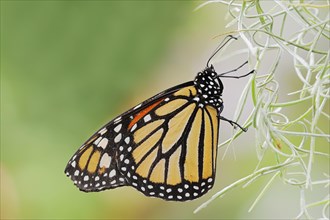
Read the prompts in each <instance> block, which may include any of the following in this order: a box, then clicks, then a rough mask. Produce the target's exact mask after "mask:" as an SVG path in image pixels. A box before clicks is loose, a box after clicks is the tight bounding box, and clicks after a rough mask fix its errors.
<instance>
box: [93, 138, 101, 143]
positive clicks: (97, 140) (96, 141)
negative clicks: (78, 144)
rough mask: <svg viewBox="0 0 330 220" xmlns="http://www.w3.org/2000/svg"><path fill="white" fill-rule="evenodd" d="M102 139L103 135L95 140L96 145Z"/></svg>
mask: <svg viewBox="0 0 330 220" xmlns="http://www.w3.org/2000/svg"><path fill="white" fill-rule="evenodd" d="M101 140H102V137H99V138H98V139H96V140H95V141H94V144H95V145H98V143H99V142H100V141H101Z"/></svg>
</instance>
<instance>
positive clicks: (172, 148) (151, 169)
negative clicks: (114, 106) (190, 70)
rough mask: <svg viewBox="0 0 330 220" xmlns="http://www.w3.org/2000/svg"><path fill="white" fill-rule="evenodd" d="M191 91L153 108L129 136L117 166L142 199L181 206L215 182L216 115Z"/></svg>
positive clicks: (167, 99)
mask: <svg viewBox="0 0 330 220" xmlns="http://www.w3.org/2000/svg"><path fill="white" fill-rule="evenodd" d="M195 95H196V89H195V88H194V87H193V86H189V87H184V88H182V89H180V90H178V91H176V92H175V93H173V94H171V95H168V96H167V97H166V98H164V99H161V100H159V101H158V102H156V103H155V104H156V105H155V106H152V108H151V109H149V110H150V111H148V113H147V114H146V115H144V118H143V119H142V118H141V119H140V120H138V121H136V122H135V120H134V119H135V118H136V117H137V116H136V117H134V118H133V120H132V122H134V123H132V122H131V123H130V126H129V127H128V128H129V129H130V130H129V133H130V134H131V137H130V138H132V140H133V142H132V145H131V147H132V148H129V150H130V151H129V152H124V154H123V160H124V163H121V164H120V167H121V169H123V172H124V174H125V175H126V176H127V179H128V182H129V183H130V185H132V186H133V187H135V188H136V189H138V190H139V191H141V192H142V193H144V194H145V195H147V196H155V197H161V198H163V199H165V200H178V201H185V200H191V199H194V198H197V197H200V196H201V195H203V194H205V193H206V192H207V191H208V190H209V189H210V188H211V187H212V186H213V182H214V176H215V161H216V152H217V151H216V146H217V141H218V139H217V138H218V118H217V111H216V109H215V108H213V107H207V108H200V107H199V106H198V104H197V103H196V102H195V101H194V100H193V97H194V96H195Z"/></svg>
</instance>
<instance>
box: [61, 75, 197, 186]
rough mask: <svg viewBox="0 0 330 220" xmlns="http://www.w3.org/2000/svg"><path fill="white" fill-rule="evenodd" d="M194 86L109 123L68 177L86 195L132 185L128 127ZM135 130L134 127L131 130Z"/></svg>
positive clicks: (72, 165)
mask: <svg viewBox="0 0 330 220" xmlns="http://www.w3.org/2000/svg"><path fill="white" fill-rule="evenodd" d="M192 85H193V81H190V82H187V83H183V84H181V85H178V86H175V87H172V88H170V89H167V90H165V91H163V92H161V93H159V94H157V95H155V96H153V97H152V98H150V99H148V100H146V101H144V102H142V103H141V104H139V105H137V106H135V107H134V108H132V109H130V110H128V111H126V112H125V113H123V114H122V115H120V116H118V117H116V118H115V119H114V120H112V121H110V122H109V123H107V124H106V125H105V126H103V127H102V128H101V129H100V130H99V131H97V132H96V133H95V134H94V135H92V136H91V137H90V138H89V139H88V140H87V141H86V142H85V143H84V144H83V145H82V146H81V147H80V148H79V149H78V151H77V152H76V153H75V154H74V155H73V156H72V158H71V159H70V160H69V162H68V164H67V166H66V168H65V171H64V172H65V174H66V175H67V176H68V177H69V178H70V179H71V180H72V181H73V182H74V184H75V185H76V186H77V187H78V188H79V189H80V190H81V191H84V192H97V191H102V190H106V189H112V188H116V187H120V186H125V185H131V180H132V176H130V173H129V172H127V170H125V167H127V165H128V164H130V163H131V162H130V161H127V159H125V158H127V157H126V154H130V151H131V149H132V140H133V137H132V135H131V133H130V131H129V129H128V126H129V125H130V123H131V122H132V119H133V117H134V116H136V115H137V114H139V113H140V112H141V111H143V109H146V108H148V107H149V106H151V105H153V104H155V103H156V102H157V101H158V100H161V99H163V98H164V97H166V96H167V95H168V94H172V93H174V92H175V91H178V90H179V89H181V88H184V87H186V86H192ZM144 120H148V118H147V117H146V118H145V119H144ZM133 129H134V127H132V128H131V130H133ZM121 164H125V165H126V166H121ZM122 169H124V170H122Z"/></svg>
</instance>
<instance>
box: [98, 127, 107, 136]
mask: <svg viewBox="0 0 330 220" xmlns="http://www.w3.org/2000/svg"><path fill="white" fill-rule="evenodd" d="M105 132H107V129H106V128H102V129H101V130H100V131H99V133H100V134H101V135H104V134H105Z"/></svg>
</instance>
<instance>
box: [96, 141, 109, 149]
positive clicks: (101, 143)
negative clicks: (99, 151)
mask: <svg viewBox="0 0 330 220" xmlns="http://www.w3.org/2000/svg"><path fill="white" fill-rule="evenodd" d="M107 145H108V139H107V138H103V139H102V141H100V143H99V144H98V145H97V146H98V147H102V148H103V149H105V148H106V146H107Z"/></svg>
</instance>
